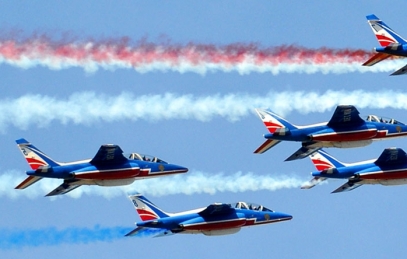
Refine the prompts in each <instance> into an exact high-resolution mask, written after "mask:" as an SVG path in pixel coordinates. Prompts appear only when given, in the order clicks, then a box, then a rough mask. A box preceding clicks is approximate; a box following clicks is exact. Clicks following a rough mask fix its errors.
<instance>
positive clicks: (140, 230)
mask: <svg viewBox="0 0 407 259" xmlns="http://www.w3.org/2000/svg"><path fill="white" fill-rule="evenodd" d="M174 234H175V233H174V232H172V231H171V230H168V229H165V228H159V229H151V228H148V227H137V228H135V229H133V230H132V231H130V232H129V233H127V234H126V235H125V236H126V237H128V236H138V237H149V236H153V237H163V236H170V235H174Z"/></svg>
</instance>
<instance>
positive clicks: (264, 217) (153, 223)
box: [126, 194, 292, 237]
mask: <svg viewBox="0 0 407 259" xmlns="http://www.w3.org/2000/svg"><path fill="white" fill-rule="evenodd" d="M129 198H130V200H131V201H132V202H133V204H134V207H135V209H136V211H137V213H138V214H139V216H140V218H141V220H142V222H139V223H136V224H137V228H136V229H134V230H133V231H131V232H130V233H128V234H127V235H126V236H134V235H147V234H152V235H154V236H155V237H159V236H168V235H172V234H178V233H183V234H204V235H207V236H218V235H229V234H235V233H237V232H239V231H240V229H241V228H242V227H247V226H257V225H262V224H268V223H276V222H281V221H286V220H291V219H292V216H291V215H288V214H285V213H281V212H276V211H273V210H270V209H268V208H266V207H264V206H262V205H258V204H254V203H246V202H237V203H233V204H228V203H213V204H211V205H209V206H208V207H206V208H200V209H195V210H190V211H184V212H180V213H167V212H164V211H163V210H161V209H159V208H158V207H157V206H156V205H154V204H153V203H152V202H151V201H149V200H148V199H147V198H145V197H144V196H142V195H141V194H137V195H131V196H129Z"/></svg>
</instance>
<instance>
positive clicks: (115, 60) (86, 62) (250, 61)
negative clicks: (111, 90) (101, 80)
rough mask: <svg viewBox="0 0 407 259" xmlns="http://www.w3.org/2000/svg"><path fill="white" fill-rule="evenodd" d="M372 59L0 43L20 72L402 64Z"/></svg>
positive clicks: (270, 50) (348, 53)
mask: <svg viewBox="0 0 407 259" xmlns="http://www.w3.org/2000/svg"><path fill="white" fill-rule="evenodd" d="M370 56H372V52H371V51H365V50H361V49H334V48H327V47H321V48H315V49H312V48H306V47H302V46H297V45H281V46H273V47H262V46H260V45H259V44H256V43H251V44H244V43H234V44H229V45H214V44H197V43H187V44H172V43H168V42H167V43H161V44H158V43H151V42H148V41H146V40H140V41H139V42H137V43H134V44H132V43H131V41H130V40H129V39H128V38H122V39H116V40H114V39H113V40H104V41H103V40H102V41H95V40H61V41H53V40H51V39H50V37H48V36H46V35H42V36H32V37H30V38H28V39H15V38H13V37H11V39H4V36H3V39H1V40H0V64H1V63H4V64H8V65H12V66H16V67H20V68H31V67H36V66H44V67H48V68H50V69H55V70H60V69H66V68H72V67H79V68H83V69H84V70H85V71H87V72H94V71H96V70H98V69H107V70H115V69H134V70H136V71H138V72H140V73H146V72H150V71H176V72H180V73H184V72H195V73H200V74H205V73H207V72H215V71H222V72H233V71H234V72H238V73H240V74H248V73H252V72H258V73H265V72H268V73H272V74H279V73H317V72H320V73H349V72H389V71H393V70H394V69H396V68H397V67H400V66H401V64H402V63H400V62H401V61H395V60H393V61H385V62H382V63H380V64H377V65H375V66H373V67H363V66H361V64H362V63H363V62H365V61H366V60H367V59H369V57H370Z"/></svg>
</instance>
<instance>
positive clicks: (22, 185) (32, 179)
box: [15, 175, 42, 189]
mask: <svg viewBox="0 0 407 259" xmlns="http://www.w3.org/2000/svg"><path fill="white" fill-rule="evenodd" d="M41 179H42V177H39V176H33V175H30V176H28V177H27V178H26V179H25V180H24V181H22V182H21V183H20V184H19V185H17V186H16V188H15V189H25V188H27V187H28V186H30V185H32V184H34V183H36V182H38V181H39V180H41Z"/></svg>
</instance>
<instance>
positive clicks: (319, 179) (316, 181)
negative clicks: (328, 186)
mask: <svg viewBox="0 0 407 259" xmlns="http://www.w3.org/2000/svg"><path fill="white" fill-rule="evenodd" d="M326 179H327V178H325V177H318V176H315V177H314V178H312V179H311V180H310V181H309V182H306V183H304V184H303V185H301V189H311V188H312V187H314V186H315V185H317V184H319V183H320V182H322V181H325V180H326Z"/></svg>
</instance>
